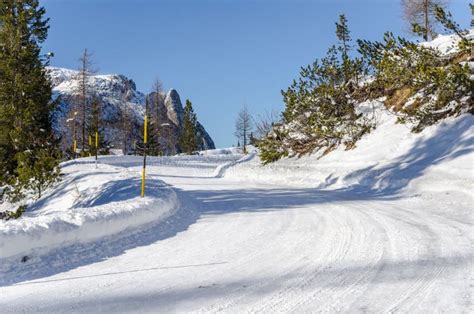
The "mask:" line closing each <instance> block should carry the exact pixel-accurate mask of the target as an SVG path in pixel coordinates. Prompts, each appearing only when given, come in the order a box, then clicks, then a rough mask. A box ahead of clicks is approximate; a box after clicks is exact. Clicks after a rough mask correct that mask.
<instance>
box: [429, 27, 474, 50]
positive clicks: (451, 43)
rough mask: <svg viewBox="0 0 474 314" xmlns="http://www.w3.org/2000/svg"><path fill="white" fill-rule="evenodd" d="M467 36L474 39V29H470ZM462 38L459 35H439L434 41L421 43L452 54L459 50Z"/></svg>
mask: <svg viewBox="0 0 474 314" xmlns="http://www.w3.org/2000/svg"><path fill="white" fill-rule="evenodd" d="M466 38H468V39H471V40H472V39H474V29H471V30H469V33H468V34H466ZM460 40H461V39H460V38H459V36H458V35H456V34H452V35H439V36H438V37H436V38H435V39H433V40H432V41H428V42H423V43H421V45H422V46H424V47H427V48H433V49H436V50H438V51H439V52H440V53H441V54H451V53H456V52H458V51H459V47H458V44H459V41H460Z"/></svg>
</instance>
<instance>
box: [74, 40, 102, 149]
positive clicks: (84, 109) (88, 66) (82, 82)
mask: <svg viewBox="0 0 474 314" xmlns="http://www.w3.org/2000/svg"><path fill="white" fill-rule="evenodd" d="M79 61H80V68H79V72H78V74H77V76H76V80H77V91H76V95H77V100H78V101H77V104H76V108H75V110H74V111H76V112H78V114H79V117H80V124H81V131H82V132H81V135H82V139H81V143H82V147H81V152H82V153H83V152H84V150H85V147H86V138H87V136H86V131H87V127H88V124H89V123H88V122H89V121H88V120H89V116H90V113H91V105H90V101H91V95H92V94H93V90H92V84H91V82H90V77H91V76H92V75H94V73H96V72H97V70H95V69H93V62H92V53H90V52H89V51H88V50H87V49H84V52H83V54H82V56H81V57H80V58H79Z"/></svg>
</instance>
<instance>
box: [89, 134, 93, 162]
mask: <svg viewBox="0 0 474 314" xmlns="http://www.w3.org/2000/svg"><path fill="white" fill-rule="evenodd" d="M91 147H92V136H91V135H90V134H89V157H90V156H92V153H91Z"/></svg>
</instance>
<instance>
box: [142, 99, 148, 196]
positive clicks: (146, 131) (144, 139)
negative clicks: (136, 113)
mask: <svg viewBox="0 0 474 314" xmlns="http://www.w3.org/2000/svg"><path fill="white" fill-rule="evenodd" d="M145 108H146V109H145V119H144V120H145V121H144V125H143V169H142V193H141V197H144V196H145V169H146V147H147V142H148V130H147V128H148V117H147V108H148V100H147V102H146V107H145Z"/></svg>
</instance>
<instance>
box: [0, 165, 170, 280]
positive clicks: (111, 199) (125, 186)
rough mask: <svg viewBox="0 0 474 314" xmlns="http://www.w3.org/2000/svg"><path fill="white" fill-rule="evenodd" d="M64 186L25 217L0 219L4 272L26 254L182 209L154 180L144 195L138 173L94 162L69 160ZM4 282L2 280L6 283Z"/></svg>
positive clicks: (87, 239) (82, 240)
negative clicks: (178, 208)
mask: <svg viewBox="0 0 474 314" xmlns="http://www.w3.org/2000/svg"><path fill="white" fill-rule="evenodd" d="M62 169H63V172H64V174H65V177H64V180H63V181H62V183H61V184H60V185H59V186H58V187H56V188H55V189H54V190H52V191H50V192H49V193H48V194H47V195H46V196H45V197H43V198H42V199H41V200H39V201H38V202H36V203H33V204H32V205H30V207H29V211H28V212H27V213H26V214H25V215H24V218H22V219H19V220H9V221H6V222H5V221H0V258H1V259H2V265H1V266H0V269H1V268H5V267H9V263H10V262H13V263H15V262H17V261H18V256H19V255H21V256H20V258H21V257H22V256H24V255H31V254H33V255H41V254H46V253H48V251H50V250H51V249H54V248H57V247H61V246H67V245H72V244H75V243H86V242H90V241H93V240H97V239H100V238H103V237H105V236H110V235H113V234H117V233H119V232H122V231H124V230H125V229H133V228H137V227H139V226H142V225H144V224H148V223H150V222H157V221H160V220H161V219H164V218H166V217H167V216H169V215H171V214H172V213H173V212H174V211H175V210H176V208H177V207H178V205H177V204H178V201H177V199H176V194H175V193H174V191H173V190H172V189H170V188H168V187H166V185H165V184H164V183H163V182H162V181H160V180H157V179H156V178H154V177H150V178H149V179H148V186H149V187H150V188H149V190H150V193H148V194H147V195H146V197H144V198H140V197H139V193H140V181H139V180H138V178H139V175H138V172H136V171H135V172H133V171H132V172H131V171H128V170H127V169H125V168H118V167H113V166H109V165H103V164H101V165H100V167H99V168H98V169H95V166H94V161H93V160H92V159H83V160H81V161H71V162H66V163H64V164H63V165H62ZM0 281H1V279H0Z"/></svg>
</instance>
